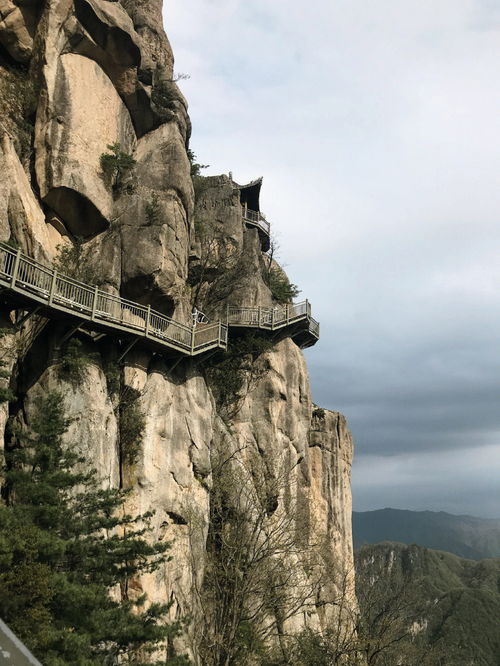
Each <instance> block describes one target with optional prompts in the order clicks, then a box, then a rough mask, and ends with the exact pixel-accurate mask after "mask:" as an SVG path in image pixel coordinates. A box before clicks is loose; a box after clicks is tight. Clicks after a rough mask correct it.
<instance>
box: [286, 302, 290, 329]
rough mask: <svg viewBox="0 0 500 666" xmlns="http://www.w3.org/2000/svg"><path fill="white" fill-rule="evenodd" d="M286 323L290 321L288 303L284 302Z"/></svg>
mask: <svg viewBox="0 0 500 666" xmlns="http://www.w3.org/2000/svg"><path fill="white" fill-rule="evenodd" d="M286 323H287V324H289V323H290V303H287V304H286Z"/></svg>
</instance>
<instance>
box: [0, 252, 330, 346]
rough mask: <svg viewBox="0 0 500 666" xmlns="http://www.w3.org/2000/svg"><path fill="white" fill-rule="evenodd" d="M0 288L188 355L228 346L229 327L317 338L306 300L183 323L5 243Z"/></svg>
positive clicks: (51, 312) (80, 321)
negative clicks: (286, 330)
mask: <svg viewBox="0 0 500 666" xmlns="http://www.w3.org/2000/svg"><path fill="white" fill-rule="evenodd" d="M0 290H1V292H2V294H3V295H5V296H6V297H7V298H8V299H9V300H11V301H13V302H15V303H16V305H18V304H20V305H21V306H23V305H24V306H25V308H26V309H29V307H31V309H32V312H37V313H40V314H41V315H43V316H46V317H48V318H51V319H57V318H60V319H61V318H62V319H70V320H73V322H76V324H77V327H78V326H87V327H88V328H90V329H91V330H94V331H97V332H104V333H109V334H115V335H116V334H119V333H122V334H127V335H129V336H132V339H133V340H134V341H137V340H139V339H144V340H145V341H147V342H148V343H149V344H150V345H152V346H156V347H160V348H163V349H169V350H170V351H173V352H176V353H180V354H183V355H187V356H196V355H198V354H202V353H204V352H207V351H209V350H214V349H226V348H227V339H228V327H229V326H238V327H250V328H261V329H264V330H276V329H279V328H281V329H282V328H284V327H286V326H290V327H291V329H290V334H291V336H292V337H293V338H294V339H295V340H296V342H297V344H299V345H300V346H309V344H314V342H316V340H317V339H318V337H319V325H318V323H317V322H315V320H314V319H312V317H311V314H310V305H309V303H308V302H307V301H305V302H304V303H299V304H297V305H287V306H278V307H276V308H229V310H228V322H227V323H223V322H221V321H218V322H214V323H209V324H198V325H196V326H187V325H185V324H181V323H180V322H178V321H175V320H174V319H172V318H170V317H167V316H165V315H163V314H161V313H160V312H157V311H156V310H153V309H152V308H151V307H150V306H149V305H148V306H146V305H140V304H139V303H135V302H134V301H129V300H127V299H125V298H121V297H120V296H113V295H112V294H108V293H106V292H105V291H103V290H101V289H99V288H98V287H97V286H90V285H87V284H84V283H83V282H80V281H78V280H75V279H73V278H70V277H68V276H65V275H62V274H61V273H59V272H58V271H57V270H56V269H54V268H50V267H48V266H45V265H44V264H42V263H40V262H38V261H35V260H34V259H32V258H31V257H29V256H27V255H25V254H24V253H23V252H21V251H20V250H15V249H13V248H11V247H10V246H8V245H6V244H4V243H0ZM26 306H27V307H26ZM301 324H302V325H301Z"/></svg>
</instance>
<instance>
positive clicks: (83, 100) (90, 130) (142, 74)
mask: <svg viewBox="0 0 500 666" xmlns="http://www.w3.org/2000/svg"><path fill="white" fill-rule="evenodd" d="M161 25H162V21H161V2H160V1H159V0H158V1H157V2H150V1H148V2H137V1H134V2H129V0H122V1H121V2H111V1H108V0H74V2H73V1H72V0H46V2H44V3H38V2H23V3H21V2H14V0H0V43H1V45H2V46H1V49H0V65H1V67H0V91H1V92H2V94H0V100H1V101H0V114H1V117H0V123H1V125H0V130H1V133H2V135H3V137H2V141H1V146H0V169H1V171H2V174H4V175H3V176H2V182H1V183H0V241H3V242H11V243H12V242H13V241H15V244H16V245H17V246H18V247H20V248H21V249H22V251H23V252H25V253H26V254H28V255H29V256H31V257H33V258H35V259H37V260H39V261H41V262H43V263H46V264H50V262H51V261H53V260H54V259H56V258H57V256H61V248H62V247H66V248H67V249H69V254H67V255H66V256H67V257H68V256H73V257H74V256H76V258H77V264H78V265H77V270H78V271H79V272H78V273H77V277H80V279H82V280H83V281H86V282H91V283H92V284H97V285H99V287H100V288H101V289H102V290H103V291H105V292H107V293H108V294H111V295H115V296H121V297H125V298H128V299H131V300H133V301H136V302H138V303H140V304H143V305H149V306H151V307H153V308H155V309H157V310H159V311H161V312H162V313H163V314H165V315H168V316H171V317H173V318H174V319H175V320H177V321H179V322H181V323H183V324H185V325H187V326H191V321H192V320H191V311H192V308H193V305H194V306H196V307H197V308H198V309H199V310H202V311H203V312H205V314H206V315H208V316H209V317H210V319H211V320H212V321H214V320H218V319H222V320H223V321H225V319H226V317H227V314H228V310H227V308H228V307H236V308H238V307H243V306H244V307H250V306H256V307H261V308H272V307H273V306H275V305H276V302H275V300H274V299H273V295H272V293H271V290H270V289H269V287H268V284H269V279H268V277H269V272H270V271H272V270H274V268H275V267H276V264H275V263H274V262H273V261H272V260H271V258H270V257H269V256H268V255H266V254H264V253H263V251H262V248H263V237H262V233H261V232H259V230H258V229H257V228H256V227H255V226H254V225H249V224H246V223H245V222H244V220H243V218H242V207H241V204H242V191H244V190H245V188H243V189H242V188H241V187H240V186H238V185H237V184H236V183H234V182H233V181H232V179H230V178H229V177H226V176H220V177H212V178H207V179H203V178H201V177H196V178H195V185H196V190H197V191H196V205H195V191H194V188H193V180H192V178H191V165H190V161H189V159H188V154H187V145H188V140H189V134H190V123H189V118H188V116H187V110H186V102H185V100H184V98H183V96H182V94H181V93H180V91H179V90H178V87H177V85H176V83H175V82H174V81H173V79H172V66H173V59H172V53H171V49H170V46H169V43H168V40H167V37H166V35H165V34H164V32H163V30H162V29H161V28H159V26H161ZM111 146H114V147H115V148H114V150H115V152H114V153H113V151H112V149H111V148H110V147H111ZM119 153H121V154H122V156H123V155H126V156H133V158H134V159H135V161H136V164H135V166H134V167H133V168H132V169H128V168H123V170H122V171H120V168H119V167H118V168H117V169H116V170H115V171H114V172H113V173H111V175H110V174H109V173H108V174H106V173H103V171H102V169H103V164H102V156H103V155H108V156H111V157H112V158H113V155H114V157H115V158H116V156H117V155H118V154H119ZM113 164H114V165H116V161H115V162H113ZM259 187H260V185H259ZM71 248H73V250H71ZM71 252H73V255H71ZM61 270H62V271H63V272H64V267H63V268H61ZM84 276H86V277H84ZM89 276H92V279H90V278H89ZM266 276H267V277H266ZM27 309H29V308H28V306H27V305H26V304H24V305H22V304H15V303H14V302H12V301H11V302H10V303H9V304H6V303H4V302H2V312H3V315H2V316H3V321H4V327H5V326H6V327H8V328H10V333H9V334H8V335H5V336H4V337H3V339H2V345H3V348H4V356H3V359H4V362H5V363H6V367H8V368H9V369H12V378H11V386H12V388H13V389H14V392H15V394H16V400H15V401H14V402H12V403H11V404H3V405H2V406H1V409H2V418H1V420H0V426H2V429H4V426H5V422H6V419H7V416H8V415H9V414H10V416H11V417H12V418H13V419H15V420H17V421H18V422H21V423H23V422H24V423H27V424H29V423H30V419H32V418H33V413H34V404H35V399H36V397H37V396H39V395H41V394H43V393H45V392H47V391H49V390H54V389H55V390H58V391H60V392H61V393H62V394H63V396H64V404H65V408H66V412H67V414H68V416H69V417H70V418H72V425H71V428H70V432H69V433H68V444H70V443H71V442H75V441H76V442H79V443H80V444H81V446H82V448H83V450H84V452H85V453H86V454H87V456H88V457H89V458H90V459H91V460H92V461H93V463H94V464H95V466H96V467H97V469H98V471H99V472H100V474H101V476H102V479H103V482H104V483H107V484H111V485H114V486H118V485H120V484H121V485H122V486H125V487H130V488H132V490H133V491H132V494H131V496H130V506H129V507H128V509H130V510H131V511H133V512H145V511H149V510H154V511H155V516H154V521H153V522H154V528H155V529H154V538H156V539H161V540H168V541H170V542H172V559H171V561H170V562H168V563H167V564H165V566H164V568H163V569H161V570H160V571H158V572H156V573H155V574H151V575H150V576H145V577H144V578H142V579H141V580H137V581H133V584H132V586H131V587H132V588H134V589H135V590H136V591H137V594H139V593H140V592H142V591H146V592H147V594H148V597H149V599H150V600H153V601H154V600H162V601H165V600H169V601H172V602H173V604H172V607H171V615H172V617H174V618H179V617H185V616H188V615H190V616H192V617H193V618H194V621H193V622H192V623H191V625H190V628H188V629H187V630H186V634H185V636H184V638H183V639H182V641H181V642H180V643H181V647H183V646H186V647H187V648H188V649H189V650H190V651H191V653H192V654H194V655H195V657H196V654H197V649H198V648H197V643H198V639H199V631H197V629H196V626H197V624H196V620H197V618H198V620H200V618H201V617H202V616H203V614H204V612H205V611H206V606H204V604H206V603H208V602H207V596H206V594H205V593H204V577H205V574H206V572H207V571H208V570H210V567H212V569H213V561H212V562H211V563H210V562H209V561H208V560H207V557H208V555H207V537H208V534H209V524H210V518H211V515H212V518H213V505H214V502H215V500H214V497H216V496H217V493H218V491H219V490H220V488H219V487H218V485H217V484H219V486H220V484H222V483H227V477H225V476H224V474H222V475H221V473H220V470H221V469H222V467H223V464H222V463H221V460H222V461H224V462H226V461H229V462H228V465H227V467H228V468H230V469H231V475H232V478H233V479H239V482H240V481H241V483H242V484H243V486H245V487H248V488H249V489H250V488H251V490H249V491H248V493H247V494H246V495H245V498H246V499H245V502H242V499H241V498H242V495H241V487H239V488H238V487H236V484H234V485H235V487H233V488H232V489H231V488H230V489H229V491H228V494H229V496H230V497H229V500H228V501H229V502H230V503H231V502H232V503H233V504H234V505H235V506H236V505H238V506H239V507H240V508H241V506H242V504H245V506H246V510H247V511H248V516H249V520H252V519H253V518H252V516H255V514H256V513H258V506H257V504H254V505H252V501H253V500H252V499H251V498H252V497H254V498H257V499H258V501H259V502H260V501H261V499H262V498H261V495H260V491H261V490H262V489H264V490H265V492H266V493H267V495H266V497H267V500H266V501H267V505H266V509H265V512H266V520H267V521H268V522H269V523H270V524H274V525H281V526H282V527H280V528H279V529H280V530H281V533H280V538H289V535H290V534H292V533H293V535H294V543H301V544H302V546H301V547H300V548H299V547H290V548H288V549H287V552H285V553H282V556H283V558H284V561H285V564H284V568H285V569H286V568H287V567H289V568H290V570H292V571H294V572H295V573H294V575H292V576H290V577H289V578H288V579H286V580H284V582H283V583H282V588H283V589H285V591H286V593H285V595H284V597H283V598H284V601H283V603H282V604H281V605H279V604H278V605H279V610H276V606H275V608H274V610H273V609H272V608H271V606H269V609H268V610H267V611H266V613H267V616H268V617H269V618H271V619H272V622H271V623H272V625H273V627H275V628H276V629H277V633H280V632H281V633H283V632H285V631H289V630H291V631H294V632H296V631H300V630H301V628H303V627H304V626H311V627H314V628H321V626H324V624H325V623H327V622H328V621H329V620H330V619H331V618H332V617H333V616H334V614H335V612H336V611H335V608H336V607H338V606H337V605H336V604H337V602H338V597H339V594H344V593H345V595H346V597H348V598H349V603H352V595H353V577H352V576H353V574H352V546H351V527H350V516H351V499H350V465H351V459H352V440H351V437H350V434H349V431H348V430H347V426H346V423H345V419H344V418H343V417H342V416H341V415H340V414H336V413H333V412H328V411H325V410H319V409H315V408H314V406H313V405H312V403H311V397H310V388H309V379H308V374H307V368H306V365H305V361H304V358H303V355H302V353H301V350H300V348H299V346H298V344H297V342H299V343H302V342H303V338H302V337H301V335H302V333H300V332H299V331H298V329H297V328H296V327H295V328H294V327H293V326H291V325H290V326H288V327H286V326H285V327H283V328H282V329H281V330H280V331H278V332H274V334H272V333H271V332H269V331H267V332H262V331H257V333H258V335H259V337H258V339H257V338H251V342H250V345H256V344H258V345H260V346H259V347H258V350H257V351H256V350H255V349H253V348H251V346H250V348H249V347H248V333H249V331H248V330H246V329H245V327H244V326H243V327H240V328H234V329H231V328H230V332H229V336H230V341H232V342H231V344H233V347H234V349H236V350H238V349H239V350H240V352H239V357H238V356H237V354H236V356H235V358H236V357H237V358H236V361H237V363H236V366H237V368H236V370H234V364H233V366H231V367H232V368H233V370H231V372H233V374H235V376H236V379H237V381H236V384H235V386H234V387H233V388H232V389H231V388H230V387H229V383H230V382H229V380H230V379H231V378H232V375H231V372H230V371H229V370H227V372H228V373H229V374H227V375H226V376H225V377H224V374H223V373H225V372H226V370H225V367H226V366H224V365H223V363H224V361H223V356H221V354H220V353H219V355H215V356H213V357H211V358H208V355H199V356H195V357H190V356H189V355H184V356H179V355H178V354H177V355H175V354H170V353H161V351H160V352H158V351H157V352H155V351H154V350H151V349H149V348H148V347H147V346H143V345H141V343H139V344H136V345H135V346H134V347H133V348H132V349H130V350H129V351H127V345H128V339H127V336H125V335H120V334H116V335H112V334H109V333H108V334H107V335H104V336H95V335H94V334H92V332H91V331H90V330H83V329H82V330H73V329H75V325H74V321H73V322H69V321H66V320H65V319H64V318H53V317H51V316H49V315H47V312H43V316H42V315H40V314H36V313H35V314H33V316H32V317H30V318H28V319H27V320H26V322H24V323H21V324H20V325H18V326H16V325H15V323H16V322H19V321H20V320H21V318H22V317H23V315H24V313H25V312H26V311H27ZM77 323H78V322H77ZM201 326H203V324H202V325H201ZM201 330H202V329H201ZM70 332H72V336H73V339H75V338H76V339H77V340H79V341H80V345H81V350H83V351H82V354H84V357H85V358H86V359H87V361H86V366H85V370H84V374H83V376H82V377H81V378H80V379H79V380H78V381H77V382H75V381H74V379H73V380H72V379H71V378H70V377H66V376H65V375H64V372H62V371H61V361H62V360H63V359H64V353H65V348H66V347H65V345H66V344H67V340H69V339H70V337H68V338H67V339H66V340H65V336H66V334H68V333H70ZM254 333H255V331H254ZM245 336H247V337H245ZM245 340H246V343H245V344H247V346H246V347H244V346H242V345H243V342H244V341H245ZM241 350H243V351H241ZM167 351H168V350H167ZM125 352H127V353H125ZM233 355H234V354H233ZM221 364H222V365H221ZM228 367H229V366H228ZM110 368H115V370H116V368H118V369H119V374H120V377H119V380H118V381H119V388H116V386H115V385H114V383H113V381H112V373H110ZM221 374H222V379H221ZM233 379H234V377H233ZM127 387H128V388H127ZM127 391H128V393H129V395H132V396H133V398H134V409H136V410H138V411H139V412H140V413H141V414H142V415H143V417H144V433H143V437H142V441H141V445H140V448H139V450H138V452H136V455H135V456H134V459H133V460H132V459H130V458H129V457H127V455H125V453H124V433H123V423H121V422H120V421H121V420H122V421H123V409H122V407H123V405H122V402H123V395H124V394H127ZM8 444H9V443H8V441H7V442H6V446H8ZM273 521H274V523H273ZM278 532H279V530H278ZM208 540H209V541H210V538H209V537H208ZM208 550H209V549H208ZM205 586H206V583H205ZM200 621H201V620H200ZM198 626H199V624H198ZM274 633H276V632H274Z"/></svg>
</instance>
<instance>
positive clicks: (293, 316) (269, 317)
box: [227, 301, 319, 339]
mask: <svg viewBox="0 0 500 666" xmlns="http://www.w3.org/2000/svg"><path fill="white" fill-rule="evenodd" d="M299 321H304V322H307V324H308V331H309V333H310V334H311V335H312V336H313V337H315V338H316V339H319V323H318V322H317V321H316V320H315V319H313V318H312V316H311V304H310V303H309V301H302V302H300V303H289V304H287V305H277V306H276V307H274V308H263V307H252V308H243V307H238V306H233V305H230V306H228V309H227V323H228V325H229V326H247V327H254V328H263V329H268V330H271V331H274V330H276V329H279V328H283V327H285V326H289V325H290V324H294V323H296V322H299Z"/></svg>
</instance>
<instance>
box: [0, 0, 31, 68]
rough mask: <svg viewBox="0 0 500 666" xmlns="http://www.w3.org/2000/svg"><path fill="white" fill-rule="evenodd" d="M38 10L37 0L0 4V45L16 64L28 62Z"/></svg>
mask: <svg viewBox="0 0 500 666" xmlns="http://www.w3.org/2000/svg"><path fill="white" fill-rule="evenodd" d="M38 9H39V8H38V1H37V0H17V1H14V0H1V2H0V44H2V45H3V46H4V47H5V48H6V49H7V51H8V52H9V54H10V55H11V56H12V57H13V58H14V60H17V61H18V62H21V63H27V62H29V60H30V57H31V54H32V51H33V36H34V34H35V28H36V23H37V15H38Z"/></svg>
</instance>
